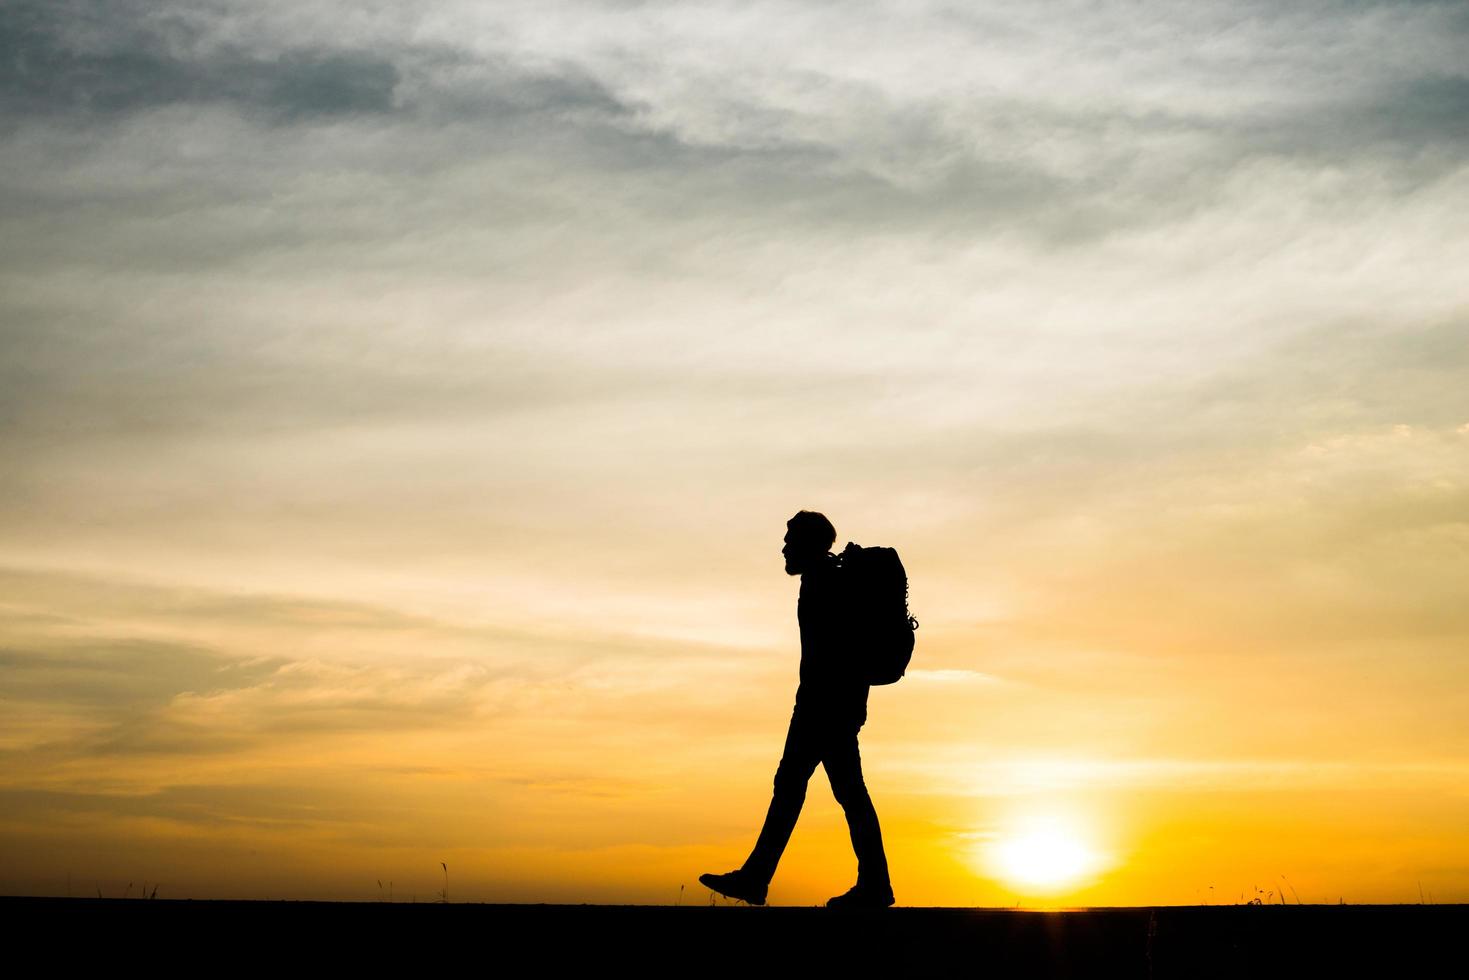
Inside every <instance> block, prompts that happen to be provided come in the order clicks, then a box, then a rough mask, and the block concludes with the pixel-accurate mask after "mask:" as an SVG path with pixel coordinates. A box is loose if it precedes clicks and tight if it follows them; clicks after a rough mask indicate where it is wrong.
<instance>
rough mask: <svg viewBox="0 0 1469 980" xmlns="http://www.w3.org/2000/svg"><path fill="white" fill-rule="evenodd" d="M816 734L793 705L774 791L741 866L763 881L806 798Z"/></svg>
mask: <svg viewBox="0 0 1469 980" xmlns="http://www.w3.org/2000/svg"><path fill="white" fill-rule="evenodd" d="M818 735H819V732H818V731H817V729H816V728H815V727H814V726H813V725H811V724H810V720H809V717H808V715H806V714H805V713H804V712H803V711H802V709H801V708H800V707H799V706H797V707H796V709H795V711H793V712H792V713H791V725H790V728H789V729H788V730H787V731H786V741H785V749H784V750H783V751H782V752H781V756H780V765H779V766H777V767H776V770H775V792H774V794H773V795H772V796H771V798H770V809H769V810H767V811H766V813H765V826H763V827H762V828H761V829H760V837H759V839H758V840H756V841H755V847H754V850H752V851H751V852H750V856H749V857H748V858H747V859H746V860H745V863H744V866H743V868H742V869H741V870H743V871H744V872H746V873H748V874H749V875H750V876H751V877H753V878H757V879H759V880H760V881H763V882H766V883H767V884H768V883H769V882H770V879H771V878H773V877H775V866H776V865H777V864H779V863H780V856H781V854H783V853H785V848H786V844H787V842H789V841H790V839H791V831H793V830H795V828H796V818H797V817H799V816H800V815H801V805H802V804H803V803H805V802H806V783H807V782H809V781H810V779H811V774H812V773H813V772H815V771H816V765H817V763H818V762H820V760H821V746H820V743H819V741H818V738H817V736H818Z"/></svg>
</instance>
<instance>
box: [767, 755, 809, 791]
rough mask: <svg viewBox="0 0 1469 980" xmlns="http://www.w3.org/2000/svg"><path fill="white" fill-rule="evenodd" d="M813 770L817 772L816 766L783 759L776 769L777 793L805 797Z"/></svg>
mask: <svg viewBox="0 0 1469 980" xmlns="http://www.w3.org/2000/svg"><path fill="white" fill-rule="evenodd" d="M813 772H815V767H814V766H804V765H801V764H799V763H794V762H787V761H786V760H784V759H782V760H781V763H780V765H779V766H777V767H776V770H775V795H776V796H789V797H804V796H805V795H806V784H807V783H808V782H810V781H811V774H812V773H813Z"/></svg>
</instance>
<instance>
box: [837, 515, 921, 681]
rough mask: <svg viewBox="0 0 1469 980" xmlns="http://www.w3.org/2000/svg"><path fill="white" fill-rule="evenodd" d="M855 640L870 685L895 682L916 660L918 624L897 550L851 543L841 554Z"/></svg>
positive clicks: (906, 574) (905, 574)
mask: <svg viewBox="0 0 1469 980" xmlns="http://www.w3.org/2000/svg"><path fill="white" fill-rule="evenodd" d="M837 561H838V562H839V566H840V569H841V577H842V580H843V581H844V583H845V585H844V591H845V598H846V604H847V615H848V624H849V628H850V630H851V633H850V636H851V637H852V639H853V641H854V642H855V643H856V644H857V645H858V646H859V647H860V648H861V649H862V651H863V656H864V657H865V659H866V673H867V683H868V684H893V683H895V682H896V681H897V680H898V678H900V677H902V676H903V672H904V671H906V670H907V669H908V662H909V661H910V660H912V659H913V631H914V630H916V629H918V620H916V619H914V618H913V617H912V616H911V615H909V613H908V573H907V572H905V571H904V570H903V563H902V562H901V561H899V560H898V552H897V550H896V549H894V548H882V547H877V548H863V547H861V546H860V545H857V544H854V543H853V542H851V541H848V542H847V547H846V549H845V550H843V551H842V553H841V554H840V555H838V556H837Z"/></svg>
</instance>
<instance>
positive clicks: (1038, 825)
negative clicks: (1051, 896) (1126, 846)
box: [984, 816, 1105, 892]
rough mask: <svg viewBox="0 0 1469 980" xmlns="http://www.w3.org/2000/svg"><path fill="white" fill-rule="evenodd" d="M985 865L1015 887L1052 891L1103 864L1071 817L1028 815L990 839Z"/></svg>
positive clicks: (1074, 881) (1067, 886)
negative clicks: (1012, 826)
mask: <svg viewBox="0 0 1469 980" xmlns="http://www.w3.org/2000/svg"><path fill="white" fill-rule="evenodd" d="M984 857H985V864H986V865H987V867H988V870H989V872H990V873H991V874H992V875H994V876H995V877H996V878H999V879H1000V880H1002V881H1004V882H1006V883H1008V884H1010V885H1011V886H1013V887H1016V888H1023V889H1025V890H1028V891H1035V892H1055V891H1061V890H1064V889H1066V888H1069V887H1071V886H1073V885H1077V884H1080V883H1081V882H1083V881H1085V880H1087V879H1088V878H1090V877H1091V876H1092V875H1093V874H1095V873H1096V872H1097V871H1099V870H1100V869H1101V868H1102V866H1103V864H1104V863H1105V862H1104V860H1103V857H1102V855H1101V854H1099V853H1098V852H1097V850H1096V848H1095V847H1094V846H1093V845H1092V843H1091V842H1090V840H1089V837H1088V835H1087V834H1086V833H1085V832H1084V831H1083V830H1082V829H1081V828H1080V827H1079V826H1078V824H1077V822H1076V821H1074V820H1069V819H1066V818H1063V817H1056V816H1048V817H1030V818H1027V819H1026V820H1024V821H1023V822H1021V823H1019V824H1018V825H1017V826H1015V827H1014V828H1012V829H1011V830H1009V831H1007V832H1005V833H1002V834H999V835H998V836H996V837H994V838H993V839H991V841H990V842H989V844H988V846H987V847H986V848H985V854H984Z"/></svg>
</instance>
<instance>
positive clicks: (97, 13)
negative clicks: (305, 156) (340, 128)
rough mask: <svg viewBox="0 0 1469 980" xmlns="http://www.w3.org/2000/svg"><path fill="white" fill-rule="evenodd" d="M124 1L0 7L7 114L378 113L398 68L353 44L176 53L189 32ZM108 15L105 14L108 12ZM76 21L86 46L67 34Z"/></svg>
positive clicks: (389, 102) (1, 79)
mask: <svg viewBox="0 0 1469 980" xmlns="http://www.w3.org/2000/svg"><path fill="white" fill-rule="evenodd" d="M142 13H143V12H142V10H141V9H140V8H139V7H137V6H134V5H131V4H124V5H117V4H107V3H97V4H89V3H47V2H25V0H21V2H17V3H11V4H6V5H5V8H4V10H3V12H0V91H3V92H4V93H5V96H4V99H3V102H0V106H3V107H4V109H5V110H6V111H7V112H8V113H10V114H21V115H50V114H55V113H68V112H77V113H83V114H86V115H94V116H96V115H100V116H107V115H114V114H118V113H125V112H135V111H140V110H144V109H149V108H155V107H159V106H169V105H178V104H188V103H211V102H224V103H233V104H238V105H241V106H244V107H253V108H257V109H260V110H262V111H264V112H265V113H267V114H268V115H269V116H272V117H274V118H277V119H279V120H281V121H291V120H295V119H311V118H330V117H335V116H342V115H351V114H355V113H380V112H386V111H389V110H391V109H392V107H393V90H394V88H395V86H396V85H397V83H398V71H397V69H396V68H395V67H394V66H393V64H392V63H391V62H389V61H386V60H384V59H382V58H380V57H377V56H374V55H371V54H368V53H366V52H360V51H330V50H323V49H312V48H305V49H299V50H288V51H285V52H283V53H281V54H280V55H278V56H276V57H273V58H260V57H252V56H251V55H250V54H248V53H246V52H242V51H238V50H229V49H225V50H219V51H214V52H211V53H210V55H209V56H208V57H207V58H191V57H188V56H186V55H184V54H181V53H179V52H180V49H183V48H187V47H188V46H189V45H188V42H189V41H190V40H192V39H191V38H189V37H187V36H186V34H187V30H186V27H185V26H184V23H183V22H182V21H181V19H179V18H173V17H147V16H142ZM114 18H115V19H114ZM79 26H80V27H82V28H83V29H86V28H90V30H85V34H87V35H90V36H91V39H92V40H93V41H94V43H95V44H96V45H97V46H96V47H92V48H90V49H89V48H88V47H84V46H82V45H81V44H79V43H77V42H76V41H75V40H74V39H73V38H71V37H69V36H68V35H69V34H75V33H78V32H79V31H78V28H79Z"/></svg>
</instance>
